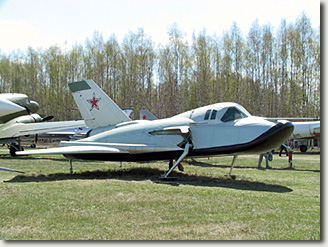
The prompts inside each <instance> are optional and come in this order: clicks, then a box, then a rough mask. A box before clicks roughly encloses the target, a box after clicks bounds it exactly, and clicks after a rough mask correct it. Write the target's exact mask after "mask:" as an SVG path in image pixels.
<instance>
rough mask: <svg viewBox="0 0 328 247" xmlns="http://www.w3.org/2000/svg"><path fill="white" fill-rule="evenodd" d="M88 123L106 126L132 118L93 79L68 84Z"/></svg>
mask: <svg viewBox="0 0 328 247" xmlns="http://www.w3.org/2000/svg"><path fill="white" fill-rule="evenodd" d="M68 87H69V88H70V90H71V91H72V94H73V97H74V100H75V102H76V104H77V106H78V108H79V110H80V112H81V114H82V117H83V119H84V121H85V123H86V125H87V126H88V127H89V128H91V129H94V128H98V127H106V126H110V125H116V124H119V123H123V122H127V121H131V119H130V118H129V117H128V116H127V115H126V114H125V113H124V112H123V111H122V110H121V108H119V107H118V105H116V104H115V102H114V101H113V100H112V99H111V98H109V97H108V95H107V94H106V93H105V92H104V91H103V90H101V88H100V87H99V86H98V85H97V84H96V83H95V82H94V81H92V80H85V81H78V82H72V83H69V84H68Z"/></svg>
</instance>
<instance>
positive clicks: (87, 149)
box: [16, 146, 128, 155]
mask: <svg viewBox="0 0 328 247" xmlns="http://www.w3.org/2000/svg"><path fill="white" fill-rule="evenodd" d="M96 153H107V154H117V153H128V152H127V151H124V150H120V149H118V148H113V147H104V146H67V147H58V148H47V149H36V150H30V151H22V152H16V154H17V155H30V154H96Z"/></svg>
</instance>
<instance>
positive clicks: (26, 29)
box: [0, 21, 55, 54]
mask: <svg viewBox="0 0 328 247" xmlns="http://www.w3.org/2000/svg"><path fill="white" fill-rule="evenodd" d="M0 36H1V38H0V51H1V52H2V53H7V54H9V53H10V52H12V51H17V50H21V51H25V50H26V49H27V48H28V47H29V46H30V47H33V48H34V49H37V48H39V47H43V48H48V47H49V46H50V45H52V44H55V41H53V40H51V39H48V38H47V37H46V36H45V35H42V33H41V32H40V31H39V30H38V29H37V28H36V27H34V26H31V25H30V24H28V23H27V22H25V21H16V22H10V21H0Z"/></svg>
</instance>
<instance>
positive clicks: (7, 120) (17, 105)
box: [0, 93, 85, 155]
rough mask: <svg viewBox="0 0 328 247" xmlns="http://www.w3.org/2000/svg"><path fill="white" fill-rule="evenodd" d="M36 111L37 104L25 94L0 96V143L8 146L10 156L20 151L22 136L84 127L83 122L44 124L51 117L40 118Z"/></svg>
mask: <svg viewBox="0 0 328 247" xmlns="http://www.w3.org/2000/svg"><path fill="white" fill-rule="evenodd" d="M38 109H39V104H38V103H37V102H35V101H30V100H29V98H28V96H27V95H25V94H17V93H15V94H11V93H10V94H0V143H1V144H8V145H9V150H10V154H11V155H15V153H16V151H18V150H22V147H21V146H20V141H19V138H20V137H22V136H30V135H35V134H39V133H44V132H48V131H55V130H62V129H67V128H76V127H84V126H85V123H84V121H83V120H80V121H64V122H47V123H46V122H45V121H48V120H51V119H52V118H53V117H52V116H48V117H42V116H41V115H39V114H37V113H36V112H37V111H38ZM17 143H18V144H17Z"/></svg>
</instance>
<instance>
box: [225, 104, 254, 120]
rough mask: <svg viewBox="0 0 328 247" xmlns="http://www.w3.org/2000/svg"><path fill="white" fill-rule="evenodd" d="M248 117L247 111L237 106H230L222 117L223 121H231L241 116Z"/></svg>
mask: <svg viewBox="0 0 328 247" xmlns="http://www.w3.org/2000/svg"><path fill="white" fill-rule="evenodd" d="M246 117H248V116H247V115H246V114H245V113H243V112H242V111H240V110H239V109H238V108H236V107H229V108H228V110H227V111H226V112H225V113H224V115H223V116H222V117H221V121H222V122H229V121H234V120H237V119H241V118H246Z"/></svg>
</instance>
